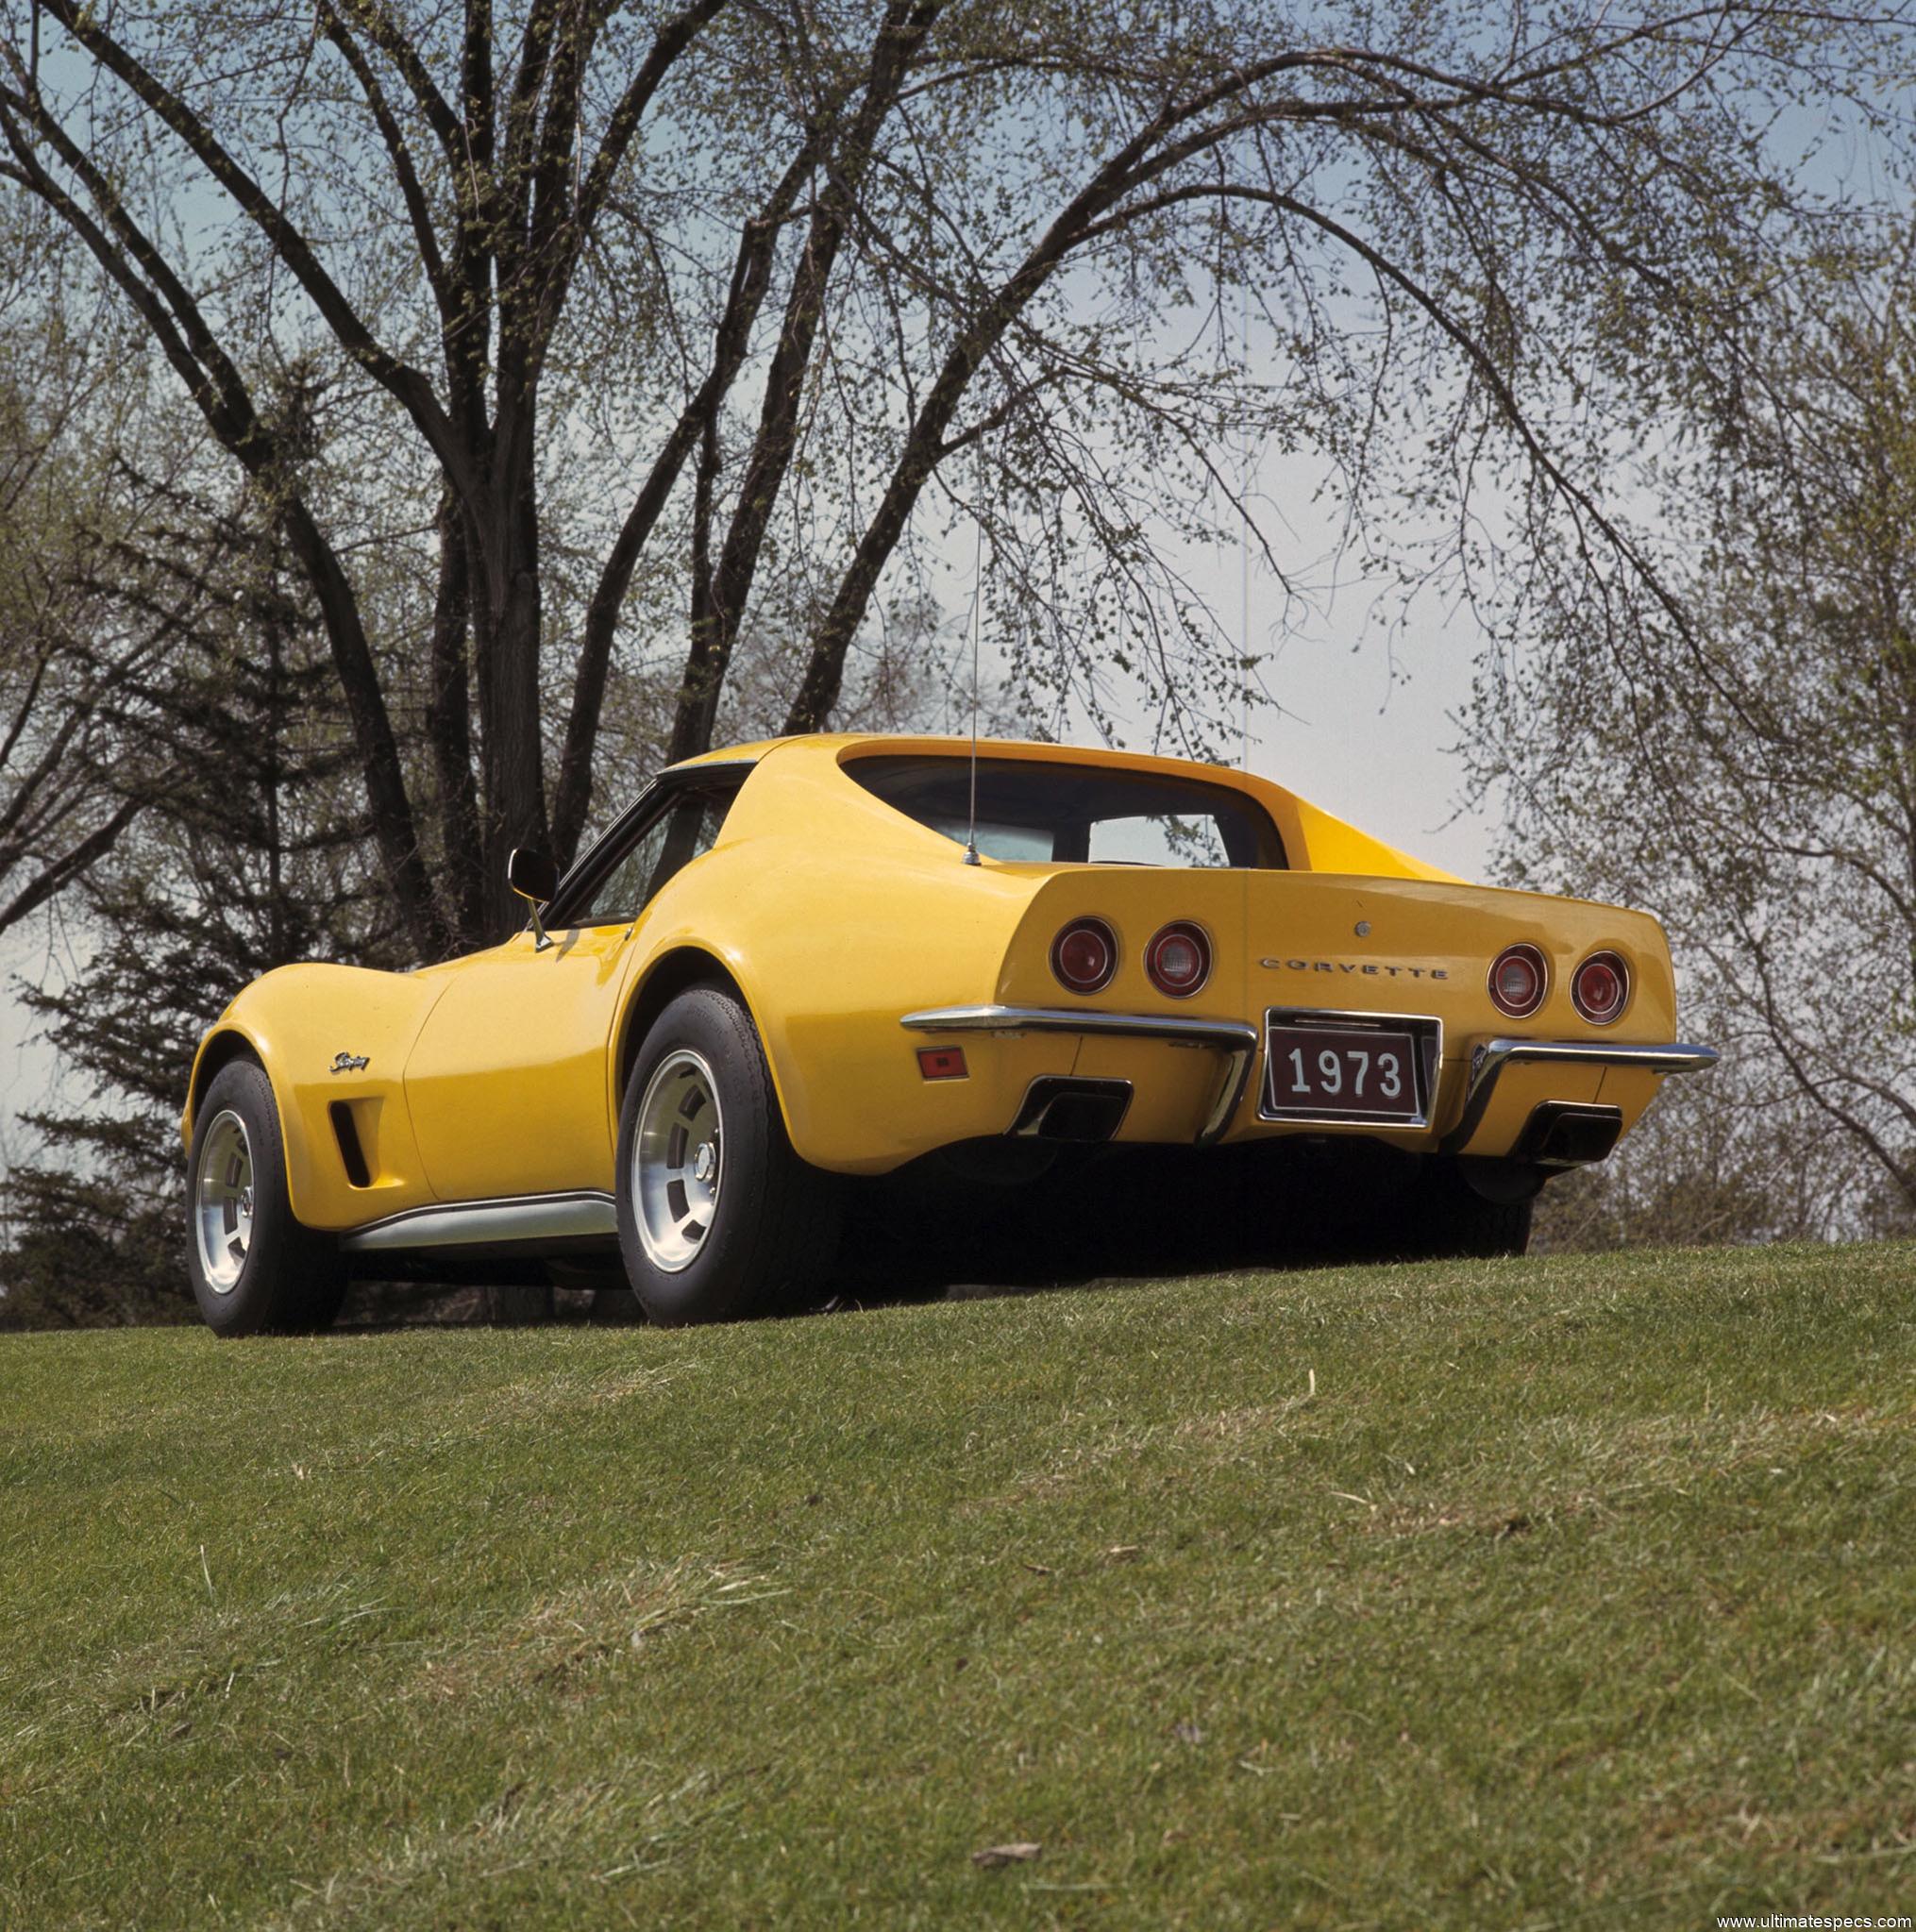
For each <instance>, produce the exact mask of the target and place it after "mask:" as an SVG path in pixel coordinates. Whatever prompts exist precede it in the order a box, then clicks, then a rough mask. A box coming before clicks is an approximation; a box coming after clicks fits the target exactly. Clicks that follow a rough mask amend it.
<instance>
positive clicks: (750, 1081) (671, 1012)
mask: <svg viewBox="0 0 1916 1932" xmlns="http://www.w3.org/2000/svg"><path fill="white" fill-rule="evenodd" d="M509 879H510V882H511V884H512V886H513V890H514V891H515V892H516V893H517V894H518V895H519V896H520V897H522V898H523V899H525V900H526V901H527V902H528V904H529V919H528V922H527V926H526V929H525V930H524V931H523V932H519V933H517V934H516V935H514V936H513V938H511V939H508V940H507V941H506V942H505V943H504V944H502V945H498V946H495V947H491V948H489V949H486V950H484V951H481V952H477V953H474V954H471V955H470V956H468V957H465V958H462V959H456V960H452V961H449V962H446V963H445V964H443V965H436V966H424V967H419V968H416V969H414V970H412V971H409V972H395V973H386V972H374V971H369V970H365V969H361V968H358V967H352V966H329V965H305V966H287V967H283V968H281V969H280V970H278V971H276V972H272V973H268V974H266V975H265V976H264V977H263V978H261V979H260V980H258V981H256V982H254V983H252V984H251V985H249V986H247V987H246V988H245V989H244V991H243V992H241V993H240V995H239V996H238V997H237V998H236V999H235V1000H233V1001H232V1003H231V1004H230V1005H229V1006H228V1007H227V1010H226V1012H225V1013H223V1014H222V1015H221V1016H220V1017H219V1019H218V1020H217V1021H216V1022H215V1023H214V1025H213V1026H212V1027H211V1029H210V1031H209V1032H208V1033H207V1035H206V1037H205V1038H204V1039H203V1040H202V1042H201V1043H200V1047H199V1050H198V1053H197V1055H196V1057H195V1060H194V1064H193V1075H192V1083H191V1094H190V1100H189V1101H188V1105H187V1110H186V1114H185V1117H184V1120H183V1123H182V1127H183V1134H184V1138H185V1143H186V1150H187V1210H188V1217H189V1223H190V1229H191V1235H190V1239H189V1243H188V1252H189V1264H190V1268H191V1272H192V1277H193V1291H194V1294H195V1297H196V1299H197V1301H198V1303H199V1307H200V1310H201V1312H202V1314H203V1315H204V1317H205V1319H206V1320H207V1322H208V1323H209V1325H210V1327H212V1328H213V1329H214V1330H215V1331H217V1332H218V1333H220V1334H222V1335H241V1334H248V1333H255V1332H260V1331H271V1330H277V1331H286V1330H297V1329H311V1328H315V1327H319V1326H323V1325H325V1324H326V1323H327V1322H328V1321H329V1320H330V1319H332V1318H333V1316H334V1314H335V1313H336V1312H337V1310H338V1308H339V1306H340V1303H341V1300H342V1298H343V1296H344V1293H345V1286H346V1284H347V1281H348V1279H349V1277H350V1276H351V1275H352V1274H353V1273H354V1272H355V1271H358V1272H361V1273H371V1274H377V1275H382V1276H386V1277H389V1278H390V1277H391V1276H393V1275H395V1274H404V1273H405V1272H407V1271H408V1270H416V1269H426V1270H429V1271H430V1270H433V1269H436V1270H439V1271H441V1272H451V1273H454V1274H457V1273H458V1272H460V1271H461V1270H462V1269H463V1270H466V1271H468V1272H469V1273H473V1274H475V1275H477V1274H479V1272H480V1271H482V1270H483V1269H485V1268H496V1267H500V1266H509V1267H516V1268H522V1269H524V1268H540V1269H545V1268H560V1269H563V1268H566V1267H567V1266H579V1265H581V1264H583V1263H591V1264H593V1265H596V1266H599V1267H601V1268H602V1267H604V1266H606V1265H608V1264H610V1263H613V1260H614V1257H615V1258H616V1262H617V1264H618V1265H620V1266H622V1270H623V1278H624V1279H625V1280H626V1281H627V1282H629V1284H630V1287H631V1288H632V1289H633V1290H634V1291H636V1294H637V1296H638V1300H639V1302H640V1303H641V1304H642V1306H643V1308H644V1310H645V1312H646V1314H647V1316H648V1317H649V1318H650V1319H652V1320H654V1321H658V1322H664V1323H679V1322H689V1321H706V1320H715V1319H730V1318H735V1317H741V1316H746V1315H749V1314H755V1313H761V1312H770V1311H774V1310H779V1309H784V1308H792V1307H796V1306H801V1305H804V1303H805V1302H806V1300H807V1298H808V1297H810V1298H813V1299H816V1298H817V1297H818V1296H819V1295H820V1293H821V1292H822V1290H823V1288H824V1286H825V1285H827V1284H828V1283H829V1282H830V1280H831V1278H832V1270H833V1267H834V1255H835V1252H836V1244H837V1237H838V1231H839V1228H840V1224H841V1215H842V1210H843V1203H844V1200H845V1197H846V1194H847V1191H848V1190H849V1189H853V1188H855V1187H857V1186H858V1185H859V1184H861V1181H862V1180H869V1179H870V1177H877V1176H886V1175H896V1174H902V1173H908V1172H911V1171H915V1170H916V1169H918V1168H924V1167H926V1166H928V1165H933V1166H934V1165H936V1164H939V1163H958V1164H961V1165H962V1164H964V1163H966V1162H967V1161H969V1162H971V1163H973V1167H972V1168H969V1169H967V1171H976V1172H977V1173H979V1174H981V1175H987V1176H988V1181H989V1184H990V1185H991V1186H993V1187H996V1188H1002V1189H1010V1190H1012V1191H1014V1192H1017V1193H1018V1194H1019V1195H1020V1196H1021V1198H1022V1199H1023V1200H1024V1201H1026V1203H1027V1205H1029V1204H1030V1203H1031V1202H1032V1201H1037V1202H1038V1203H1039V1204H1040V1206H1042V1202H1043V1200H1044V1190H1046V1189H1047V1188H1048V1187H1050V1186H1051V1185H1052V1184H1053V1182H1054V1179H1055V1177H1056V1176H1057V1174H1058V1173H1059V1172H1060V1171H1061V1166H1060V1164H1065V1165H1067V1166H1069V1165H1071V1164H1084V1163H1093V1162H1097V1161H1099V1160H1101V1159H1104V1160H1109V1159H1112V1158H1115V1157H1118V1156H1120V1155H1121V1154H1123V1153H1124V1152H1125V1151H1132V1152H1133V1153H1134V1155H1136V1156H1137V1157H1139V1158H1143V1157H1144V1155H1145V1152H1146V1151H1148V1150H1151V1149H1162V1150H1171V1149H1182V1150H1185V1154H1184V1155H1183V1156H1181V1158H1183V1159H1185V1160H1186V1161H1188V1160H1189V1159H1190V1158H1191V1152H1190V1151H1194V1150H1195V1151H1206V1154H1205V1157H1206V1158H1210V1157H1213V1156H1215V1157H1217V1158H1224V1157H1226V1155H1227V1154H1228V1152H1229V1151H1230V1150H1233V1149H1238V1150H1245V1149H1250V1148H1252V1147H1253V1146H1254V1145H1255V1144H1260V1143H1282V1142H1291V1141H1298V1140H1306V1141H1308V1142H1310V1143H1311V1144H1312V1145H1313V1146H1317V1147H1329V1148H1331V1149H1332V1150H1333V1151H1337V1150H1338V1149H1339V1148H1341V1147H1342V1146H1343V1144H1345V1143H1350V1144H1352V1148H1354V1147H1355V1145H1356V1144H1359V1143H1361V1144H1362V1145H1364V1146H1366V1147H1369V1148H1370V1149H1373V1150H1376V1149H1383V1150H1388V1151H1390V1155H1391V1159H1392V1163H1393V1166H1392V1169H1391V1171H1392V1172H1393V1173H1394V1174H1395V1175H1396V1176H1397V1177H1398V1184H1405V1183H1406V1181H1407V1184H1408V1188H1409V1191H1408V1193H1407V1194H1406V1195H1405V1197H1404V1198H1405V1199H1406V1200H1407V1201H1409V1202H1410V1203H1411V1206H1410V1209H1409V1212H1408V1214H1407V1217H1406V1218H1405V1219H1404V1222H1403V1225H1404V1226H1405V1228H1406V1230H1407V1234H1406V1238H1405V1242H1404V1245H1405V1247H1406V1248H1407V1249H1409V1250H1410V1251H1411V1252H1422V1253H1432V1254H1436V1253H1477V1254H1496V1253H1511V1252H1521V1250H1522V1248H1523V1246H1524V1243H1525V1241H1526V1239H1527V1237H1528V1230H1529V1224H1530V1214H1531V1203H1532V1201H1533V1200H1534V1198H1535V1196H1536V1195H1537V1193H1538V1190H1539V1189H1540V1188H1541V1187H1542V1186H1543V1185H1544V1184H1545V1183H1546V1182H1547V1181H1548V1180H1549V1179H1550V1178H1551V1177H1552V1176H1553V1175H1555V1174H1560V1173H1563V1172H1565V1171H1567V1170H1569V1169H1571V1168H1577V1167H1580V1166H1583V1165H1585V1164H1588V1163H1590V1162H1594V1161H1600V1160H1602V1159H1604V1158H1605V1156H1606V1155H1607V1154H1608V1153H1609V1152H1610V1151H1611V1150H1612V1148H1614V1147H1615V1145H1616V1144H1617V1141H1618V1139H1619V1138H1620V1137H1621V1136H1622V1134H1625V1133H1627V1132H1628V1131H1629V1129H1630V1128H1631V1127H1632V1126H1633V1125H1634V1124H1635V1122H1636V1121H1637V1119H1638V1118H1639V1116H1640V1115H1641V1114H1642V1112H1643V1110H1644V1108H1645V1107H1646V1106H1647V1105H1648V1104H1649V1102H1650V1100H1651V1099H1652V1098H1653V1096H1654V1095H1655V1092H1656V1090H1657V1087H1658V1085H1659V1084H1660V1083H1661V1081H1662V1080H1663V1079H1664V1078H1665V1076H1667V1075H1669V1074H1672V1073H1681V1072H1686V1071H1690V1070H1693V1069H1696V1068H1700V1067H1706V1066H1707V1065H1709V1064H1710V1062H1712V1061H1713V1060H1714V1059H1715V1058H1716V1055H1715V1054H1714V1053H1713V1052H1712V1051H1711V1050H1709V1049H1708V1048H1706V1047H1699V1046H1692V1045H1687V1044H1684V1043H1682V1042H1681V1041H1679V1040H1677V1039H1676V1038H1675V1032H1676V1004H1675V987H1674V983H1673V981H1672V971H1671V963H1670V951H1669V947H1668V945H1667V943H1666V941H1665V939H1664V936H1663V932H1662V930H1661V928H1660V927H1659V926H1658V925H1657V923H1656V922H1655V919H1653V918H1651V917H1649V916H1647V915H1645V914H1642V913H1637V912H1626V911H1622V910H1620V909H1618V908H1616V907H1614V906H1606V905H1597V904H1592V903H1588V902H1586V901H1583V900H1577V899H1560V898H1552V897H1546V896H1542V895H1538V894H1532V893H1524V892H1513V891H1504V890H1498V889H1492V888H1489V887H1485V886H1479V885H1472V884H1470V883H1468V882H1465V881H1463V880H1460V879H1457V878H1454V877H1453V876H1452V875H1450V874H1448V873H1445V872H1443V871H1440V870H1438V869H1437V868H1436V867H1434V866H1431V865H1423V864H1421V863H1420V862H1419V861H1418V860H1416V859H1413V858H1411V857H1408V856H1407V855H1406V854H1404V853H1403V852H1400V851H1396V850H1393V849H1392V848H1390V847H1388V846H1387V845H1384V844H1382V843H1380V842H1379V841H1378V840H1376V839H1374V838H1371V837H1370V836H1369V835H1367V834H1366V833H1364V832H1360V831H1358V830H1357V829H1356V828H1355V827H1354V826H1352V825H1349V824H1346V823H1344V822H1343V821H1341V820H1339V819H1337V818H1336V817H1333V816H1332V815H1330V814H1328V813H1326V812H1323V811H1321V810H1319V809H1318V808H1317V807H1315V806H1313V805H1311V804H1309V803H1307V802H1306V801H1305V800H1304V799H1303V798H1299V797H1297V796H1295V795H1294V794H1293V793H1291V792H1289V791H1287V790H1286V789H1285V788H1284V787H1283V786H1281V785H1278V784H1275V783H1272V782H1271V781H1268V780H1266V779H1263V778H1258V777H1254V776H1252V775H1251V774H1250V773H1248V772H1244V771H1239V770H1233V769H1227V768H1223V767H1219V766H1212V765H1206V764H1190V763H1185V762H1182V761H1177V760H1173V759H1168V758H1156V757H1145V756H1140V755H1134V754H1131V753H1125V752H1119V751H1110V750H1080V749H1070V748H1061V747H1058V746H1054V745H1037V744H1008V743H992V744H987V745H984V746H983V747H979V748H973V747H972V746H971V745H970V744H969V743H968V742H966V741H958V740H950V739H934V738H905V737H879V736H869V735H857V736H851V735H840V736H825V735H821V736H814V737H804V738H794V739H783V740H777V741H773V742H770V743H765V744H757V745H748V746H742V747H738V748H732V749H729V750H724V751H716V752H713V753H711V754H709V755H707V756H704V757H701V758H697V759H693V760H691V761H689V762H687V763H685V764H678V765H675V766H673V767H672V768H671V769H669V770H667V771H664V772H663V773H661V774H660V775H659V776H658V777H657V778H656V779H654V780H653V781H652V782H651V783H650V784H649V785H647V787H646V788H645V789H644V791H643V792H642V793H641V794H640V795H639V797H638V798H636V800H635V801H634V802H633V803H632V804H631V805H630V808H629V809H628V810H626V811H625V812H624V814H623V815H621V816H620V817H618V818H617V819H616V821H615V822H614V823H613V825H612V826H611V828H610V829H609V830H608V831H607V832H606V833H605V834H604V836H603V837H601V838H600V839H599V840H598V841H597V843H596V844H595V845H593V846H592V848H591V849H590V850H588V851H587V852H586V853H585V855H584V856H583V857H582V858H580V860H579V861H578V863H577V864H576V865H573V866H572V867H571V868H570V869H569V870H568V871H567V872H566V873H565V874H564V875H563V877H560V876H559V875H558V873H557V870H556V868H555V867H554V865H553V864H552V862H551V861H550V859H549V858H547V857H546V856H545V855H543V854H541V853H539V852H536V851H526V850H521V851H517V852H514V853H513V857H512V862H511V865H510V867H509ZM1346 1151H1351V1150H1348V1149H1347V1150H1346ZM1143 1171H1144V1172H1145V1173H1146V1174H1148V1173H1149V1171H1150V1170H1149V1168H1148V1166H1147V1167H1146V1168H1145V1169H1144V1170H1143ZM1253 1211H1254V1204H1253ZM1270 1237H1271V1242H1272V1245H1273V1247H1281V1246H1282V1230H1281V1229H1278V1228H1273V1229H1272V1230H1271V1231H1270Z"/></svg>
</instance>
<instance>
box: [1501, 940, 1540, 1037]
mask: <svg viewBox="0 0 1916 1932" xmlns="http://www.w3.org/2000/svg"><path fill="white" fill-rule="evenodd" d="M1549 984H1550V968H1549V966H1547V965H1546V964H1545V963H1544V958H1543V955H1542V953H1540V952H1538V949H1537V948H1536V947H1534V946H1509V947H1505V948H1504V950H1503V951H1502V952H1500V953H1499V954H1498V955H1497V957H1496V959H1495V960H1494V961H1493V962H1492V964H1491V966H1490V998H1491V1000H1492V1001H1493V1002H1494V1003H1495V1005H1496V1008H1497V1011H1498V1012H1499V1013H1505V1014H1508V1015H1509V1016H1510V1017H1511V1018H1512V1019H1528V1018H1529V1017H1530V1016H1531V1015H1532V1014H1533V1013H1535V1012H1536V1011H1537V1009H1538V1007H1539V1006H1541V1005H1542V1004H1543V995H1544V989H1545V988H1546V987H1547V986H1548V985H1549Z"/></svg>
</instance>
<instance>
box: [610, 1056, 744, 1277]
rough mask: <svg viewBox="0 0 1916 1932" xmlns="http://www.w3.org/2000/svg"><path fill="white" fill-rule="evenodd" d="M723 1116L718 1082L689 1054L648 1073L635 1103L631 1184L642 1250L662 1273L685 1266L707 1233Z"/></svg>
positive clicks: (713, 1206)
mask: <svg viewBox="0 0 1916 1932" xmlns="http://www.w3.org/2000/svg"><path fill="white" fill-rule="evenodd" d="M723 1115H724V1108H723V1105H722V1103H721V1101H720V1099H719V1093H718V1082H717V1080H716V1078H715V1077H714V1073H713V1071H712V1068H711V1067H710V1066H709V1065H708V1064H707V1063H706V1061H705V1060H704V1059H703V1058H702V1057H701V1056H700V1055H699V1054H697V1053H696V1052H694V1051H693V1050H691V1049H690V1048H681V1049H679V1050H677V1051H676V1052H673V1053H671V1054H670V1055H668V1056H667V1057H666V1058H665V1059H664V1061H663V1062H661V1063H660V1064H659V1065H658V1066H657V1067H654V1068H653V1070H652V1072H651V1074H650V1076H649V1078H648V1079H647V1084H646V1087H645V1091H644V1094H643V1095H642V1097H641V1099H640V1102H639V1117H638V1121H637V1124H636V1128H635V1131H634V1134H633V1140H632V1152H631V1169H630V1189H631V1201H632V1208H633V1218H634V1219H635V1221H636V1222H637V1224H638V1233H639V1238H640V1242H641V1245H642V1246H643V1247H644V1249H645V1251H646V1255H647V1259H648V1260H649V1261H650V1262H651V1263H652V1264H653V1266H654V1267H656V1268H661V1269H663V1270H664V1271H665V1272H666V1273H674V1274H675V1273H677V1272H678V1271H679V1270H680V1269H681V1268H688V1267H690V1266H691V1264H692V1262H693V1261H694V1260H695V1259H696V1258H697V1255H698V1253H699V1251H700V1249H701V1247H702V1246H703V1244H704V1242H705V1240H706V1237H707V1236H708V1235H709V1234H710V1233H711V1231H712V1226H713V1220H714V1214H715V1212H716V1204H717V1199H718V1181H719V1169H720V1138H719V1136H720V1128H721V1124H722V1120H723Z"/></svg>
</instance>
